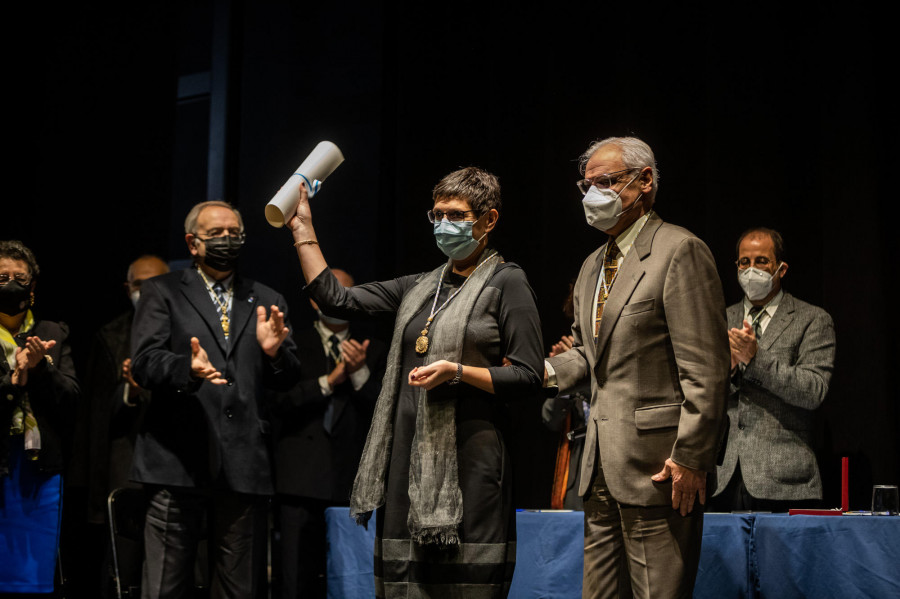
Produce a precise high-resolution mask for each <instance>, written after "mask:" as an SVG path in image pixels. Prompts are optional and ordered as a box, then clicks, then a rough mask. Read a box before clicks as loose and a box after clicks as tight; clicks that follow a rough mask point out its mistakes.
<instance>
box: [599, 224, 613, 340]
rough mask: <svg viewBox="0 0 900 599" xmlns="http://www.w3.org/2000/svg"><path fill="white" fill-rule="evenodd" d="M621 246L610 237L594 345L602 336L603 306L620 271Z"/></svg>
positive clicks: (601, 285) (601, 286)
mask: <svg viewBox="0 0 900 599" xmlns="http://www.w3.org/2000/svg"><path fill="white" fill-rule="evenodd" d="M618 257H619V246H617V245H616V241H615V240H614V239H613V238H612V237H610V238H609V242H607V244H606V256H605V257H604V258H603V273H602V274H601V275H600V276H602V277H603V282H602V283H601V284H600V292H599V293H598V294H597V315H596V317H595V318H594V343H595V344H596V343H597V338H598V337H599V336H600V320H601V319H602V318H603V306H605V305H606V298H608V297H609V292H610V291H612V285H613V281H615V280H616V273H617V272H618V271H619V263H618V260H617V258H618Z"/></svg>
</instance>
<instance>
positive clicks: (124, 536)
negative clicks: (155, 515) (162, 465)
mask: <svg viewBox="0 0 900 599" xmlns="http://www.w3.org/2000/svg"><path fill="white" fill-rule="evenodd" d="M106 505H107V509H108V510H109V535H110V541H111V543H112V559H113V575H114V577H115V582H116V595H117V597H118V598H119V599H131V598H135V597H140V596H141V569H142V566H143V563H144V516H145V514H146V512H147V500H146V497H145V495H144V491H143V490H142V489H133V488H126V487H123V488H119V489H114V490H113V491H112V493H110V494H109V498H108V499H107V502H106Z"/></svg>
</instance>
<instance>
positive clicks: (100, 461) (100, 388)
mask: <svg viewBox="0 0 900 599" xmlns="http://www.w3.org/2000/svg"><path fill="white" fill-rule="evenodd" d="M167 272H169V266H168V265H167V264H166V263H165V262H164V261H163V260H162V259H161V258H159V257H158V256H151V255H143V256H140V257H139V258H137V259H136V260H134V261H133V262H132V263H131V264H130V265H129V266H128V271H127V273H126V281H125V283H124V284H123V286H124V290H125V293H126V295H127V297H128V299H129V302H130V304H131V306H130V307H129V309H128V310H126V311H125V312H123V313H122V314H120V315H119V316H117V317H116V318H114V319H113V320H111V321H110V322H109V323H107V324H105V325H104V326H103V327H102V328H101V329H100V330H99V331H97V334H96V335H95V336H94V342H93V346H92V348H91V353H90V356H89V358H88V364H87V370H86V371H85V376H84V395H85V396H86V397H85V398H84V399H85V403H86V405H87V410H86V411H85V414H84V419H85V420H86V421H87V426H86V431H87V436H88V439H87V442H86V445H87V446H88V515H87V517H88V522H89V523H90V524H93V525H98V526H100V525H102V531H101V532H102V537H101V538H102V539H103V542H102V546H103V547H104V548H106V549H105V552H104V556H103V557H102V558H101V559H102V562H101V563H102V566H101V567H100V570H101V571H100V572H99V575H100V580H99V582H100V587H99V588H100V594H101V596H103V597H105V596H108V590H109V584H108V581H109V565H110V563H111V562H110V559H111V558H110V556H109V551H110V541H109V539H110V537H109V531H108V529H107V528H106V527H107V526H108V525H109V522H108V517H107V498H108V497H109V494H110V492H112V491H113V490H115V489H118V488H120V487H129V486H131V487H137V485H135V484H134V483H132V482H130V480H129V479H130V474H131V460H132V456H133V455H134V445H135V442H136V440H137V434H138V431H139V430H140V426H141V421H142V419H143V416H144V411H145V410H146V409H147V403H148V402H149V401H150V393H149V392H148V391H146V390H144V389H141V388H140V387H139V386H138V385H137V383H136V382H135V381H134V377H132V376H131V326H132V321H133V320H134V308H135V306H137V303H138V300H139V299H140V294H141V285H142V284H143V283H144V281H147V280H149V279H152V278H153V277H157V276H159V275H163V274H166V273H167ZM130 557H131V559H130V560H129V562H130V563H132V562H136V563H132V567H133V568H140V561H139V560H140V559H141V557H142V556H141V554H140V553H137V554H136V555H133V556H130ZM125 559H127V558H126V557H125V556H124V555H120V556H119V561H120V564H121V562H123V561H124V560H125ZM123 567H124V566H123Z"/></svg>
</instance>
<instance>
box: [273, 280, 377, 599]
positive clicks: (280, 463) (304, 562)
mask: <svg viewBox="0 0 900 599" xmlns="http://www.w3.org/2000/svg"><path fill="white" fill-rule="evenodd" d="M332 272H333V273H334V276H335V277H336V278H337V280H338V281H339V282H340V283H341V285H343V286H345V287H352V286H353V277H351V276H350V275H349V274H347V273H346V272H344V271H343V270H339V269H333V270H332ZM310 303H311V304H312V307H313V309H314V310H315V311H316V314H317V318H316V320H315V322H314V323H313V326H312V327H310V328H308V329H304V330H298V331H295V332H294V342H295V343H296V344H297V349H296V354H297V359H298V360H300V363H301V364H302V365H303V377H302V378H301V380H300V382H299V383H298V384H297V385H296V386H295V387H294V388H293V389H291V390H290V391H288V392H285V393H278V394H276V395H275V398H276V399H275V402H276V405H275V407H274V408H273V415H274V422H275V492H276V495H275V500H276V501H275V503H276V509H277V510H278V512H277V513H278V520H277V524H278V530H279V532H280V541H281V581H282V593H281V596H282V597H284V599H295V598H296V597H321V598H322V599H324V598H325V595H326V586H325V566H326V560H325V556H326V542H325V509H326V508H328V507H333V506H349V505H350V490H351V489H352V488H353V478H354V477H355V476H356V468H357V467H358V466H359V458H360V456H361V455H362V450H363V445H364V444H365V441H366V432H368V430H369V424H371V421H372V410H373V408H374V407H375V400H376V399H377V398H378V392H379V391H380V390H381V379H382V377H383V376H384V362H385V358H386V353H387V348H386V347H385V346H384V344H383V343H381V342H379V341H378V340H377V339H369V338H362V337H359V336H357V334H356V333H355V332H354V331H353V329H352V328H351V323H350V322H349V321H347V320H341V319H338V318H332V317H330V316H326V315H325V314H323V313H322V312H321V310H319V307H318V306H317V305H316V303H315V302H314V301H312V300H310Z"/></svg>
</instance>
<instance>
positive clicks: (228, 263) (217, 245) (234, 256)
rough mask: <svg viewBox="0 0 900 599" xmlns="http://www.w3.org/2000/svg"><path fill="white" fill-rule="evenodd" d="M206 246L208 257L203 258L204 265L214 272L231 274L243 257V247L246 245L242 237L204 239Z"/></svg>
mask: <svg viewBox="0 0 900 599" xmlns="http://www.w3.org/2000/svg"><path fill="white" fill-rule="evenodd" d="M201 241H202V242H203V243H205V244H206V256H204V257H203V263H204V264H206V265H207V266H208V267H210V268H212V269H213V270H218V271H219V272H230V271H232V270H234V268H235V266H236V265H237V260H238V257H239V256H240V255H241V247H242V246H243V245H244V242H243V240H242V239H241V238H240V237H232V236H230V235H228V236H225V237H211V238H209V239H202V240H201Z"/></svg>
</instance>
